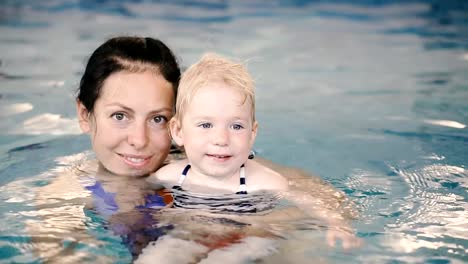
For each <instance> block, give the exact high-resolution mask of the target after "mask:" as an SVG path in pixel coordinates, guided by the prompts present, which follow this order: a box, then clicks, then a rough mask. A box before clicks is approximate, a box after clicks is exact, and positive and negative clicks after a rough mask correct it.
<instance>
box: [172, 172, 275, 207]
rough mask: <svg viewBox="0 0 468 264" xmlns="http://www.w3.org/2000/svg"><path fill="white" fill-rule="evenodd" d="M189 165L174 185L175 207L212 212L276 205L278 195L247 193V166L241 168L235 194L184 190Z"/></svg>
mask: <svg viewBox="0 0 468 264" xmlns="http://www.w3.org/2000/svg"><path fill="white" fill-rule="evenodd" d="M190 167H191V166H190V164H189V165H187V166H186V167H185V168H184V170H183V171H182V174H181V175H180V178H179V181H178V185H175V186H173V187H172V195H173V207H175V208H185V209H197V210H203V211H209V212H212V213H223V214H224V213H235V214H242V213H258V212H267V211H270V210H271V209H272V208H273V207H274V206H275V205H276V200H277V199H276V197H273V196H271V195H265V194H247V188H246V179H245V167H244V165H242V166H241V168H240V180H239V182H240V184H239V189H238V191H237V192H236V193H235V194H221V195H220V194H217V195H212V194H202V193H192V192H188V191H185V190H183V188H182V184H183V182H184V181H185V178H186V177H187V173H188V171H189V170H190Z"/></svg>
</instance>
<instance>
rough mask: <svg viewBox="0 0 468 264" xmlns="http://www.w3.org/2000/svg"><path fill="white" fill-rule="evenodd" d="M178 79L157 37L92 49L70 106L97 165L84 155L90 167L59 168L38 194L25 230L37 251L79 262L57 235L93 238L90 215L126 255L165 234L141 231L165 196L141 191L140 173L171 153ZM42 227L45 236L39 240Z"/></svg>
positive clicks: (177, 71)
mask: <svg viewBox="0 0 468 264" xmlns="http://www.w3.org/2000/svg"><path fill="white" fill-rule="evenodd" d="M179 79H180V69H179V65H178V63H177V60H176V58H175V56H174V55H173V53H172V52H171V50H170V49H169V48H168V47H167V46H166V45H165V44H164V43H163V42H161V41H159V40H156V39H152V38H140V37H116V38H112V39H109V40H108V41H106V42H105V43H103V44H102V45H101V46H99V47H98V48H97V49H96V50H95V51H94V52H93V54H92V55H91V57H90V58H89V60H88V63H87V66H86V69H85V72H84V74H83V76H82V79H81V82H80V87H79V91H78V97H77V101H76V105H77V114H78V120H79V125H80V127H81V129H82V131H83V132H85V133H88V134H89V135H90V137H91V143H92V148H93V151H94V153H95V155H96V158H97V161H98V163H97V165H96V167H97V169H95V170H94V169H89V168H92V167H93V165H94V164H90V163H92V161H86V162H85V164H82V166H81V167H85V168H88V169H84V170H88V171H89V170H91V171H92V173H89V172H88V173H81V174H82V175H81V176H80V175H79V174H80V173H64V174H62V175H60V176H59V177H57V178H55V179H54V180H53V181H52V182H51V183H50V184H48V185H46V186H44V187H43V188H42V190H41V191H40V193H39V194H38V195H37V199H36V200H37V205H38V206H39V208H41V210H42V213H41V214H42V215H43V219H42V220H43V221H41V222H34V223H31V224H30V225H29V228H30V229H31V232H32V233H33V234H34V236H33V240H34V242H35V245H36V247H35V248H36V249H37V251H38V252H39V255H40V256H41V257H43V258H44V259H46V260H48V261H51V262H53V261H54V259H57V261H65V260H69V261H72V262H76V261H82V259H81V258H80V254H79V252H78V253H73V254H70V252H71V251H73V250H68V248H70V245H66V243H64V241H66V239H67V237H73V241H74V243H76V244H77V245H79V244H80V243H82V242H84V244H96V243H98V244H99V242H98V241H95V239H93V237H92V236H89V233H90V232H89V230H88V229H89V227H88V226H87V223H86V218H87V217H90V216H89V214H95V216H98V217H103V218H104V219H105V220H106V221H107V222H108V224H109V226H110V229H111V232H112V233H113V234H117V235H120V236H121V238H122V240H123V241H124V244H125V245H126V247H127V248H128V249H129V250H130V252H131V253H132V254H133V255H137V254H138V253H139V252H140V251H141V247H143V246H145V245H146V244H147V243H148V242H149V241H150V240H156V239H157V237H158V236H160V235H161V234H162V233H163V232H164V229H148V228H150V227H151V225H152V224H153V222H154V220H153V219H152V217H151V215H150V212H149V210H148V208H158V207H160V206H162V205H164V201H163V200H164V198H163V197H161V196H160V195H157V194H154V193H153V192H152V191H148V190H149V188H147V183H146V181H145V178H146V176H147V175H148V174H149V173H151V172H154V171H156V170H157V169H158V168H159V167H161V166H162V165H163V163H164V162H165V161H166V159H167V157H168V154H169V152H170V149H171V140H170V136H169V134H168V131H167V121H168V120H169V119H170V118H171V117H172V115H173V109H174V102H175V96H176V93H177V86H178V82H179ZM80 170H81V168H80ZM93 170H94V171H93ZM57 201H58V202H57ZM87 208H92V210H85V209H87ZM93 217H94V216H93ZM168 228H170V227H168ZM71 230H73V231H72V232H71ZM44 233H46V234H47V235H48V236H49V237H50V239H49V240H48V241H43V239H42V236H41V235H40V234H44ZM72 244H73V243H72ZM67 247H68V248H67ZM104 255H105V254H104ZM64 258H65V259H64Z"/></svg>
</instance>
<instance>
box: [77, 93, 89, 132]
mask: <svg viewBox="0 0 468 264" xmlns="http://www.w3.org/2000/svg"><path fill="white" fill-rule="evenodd" d="M76 113H77V115H78V123H79V124H80V128H81V131H83V133H89V132H90V131H91V124H90V120H89V118H90V114H89V112H88V109H86V107H85V106H84V105H83V103H81V101H80V100H76Z"/></svg>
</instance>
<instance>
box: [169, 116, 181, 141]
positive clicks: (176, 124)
mask: <svg viewBox="0 0 468 264" xmlns="http://www.w3.org/2000/svg"><path fill="white" fill-rule="evenodd" d="M169 129H170V131H171V137H172V140H174V142H175V143H176V144H177V145H178V146H183V145H184V135H183V132H182V124H181V123H180V121H179V120H178V119H176V118H172V119H171V121H170V122H169Z"/></svg>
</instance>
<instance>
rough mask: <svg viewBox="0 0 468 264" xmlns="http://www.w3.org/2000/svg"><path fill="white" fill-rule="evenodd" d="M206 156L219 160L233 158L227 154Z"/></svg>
mask: <svg viewBox="0 0 468 264" xmlns="http://www.w3.org/2000/svg"><path fill="white" fill-rule="evenodd" d="M206 155H207V156H208V157H210V158H214V159H219V160H227V159H229V158H230V157H232V156H231V155H227V154H206Z"/></svg>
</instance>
